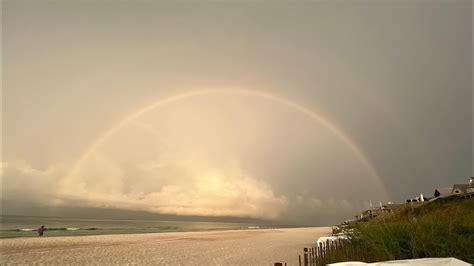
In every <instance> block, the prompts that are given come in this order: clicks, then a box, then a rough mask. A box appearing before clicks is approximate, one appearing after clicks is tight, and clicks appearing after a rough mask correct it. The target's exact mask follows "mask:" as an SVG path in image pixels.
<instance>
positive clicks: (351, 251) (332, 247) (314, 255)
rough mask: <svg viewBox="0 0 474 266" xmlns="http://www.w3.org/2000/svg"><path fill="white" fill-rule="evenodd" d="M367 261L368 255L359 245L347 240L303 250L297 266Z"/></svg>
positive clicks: (338, 240)
mask: <svg viewBox="0 0 474 266" xmlns="http://www.w3.org/2000/svg"><path fill="white" fill-rule="evenodd" d="M367 259H369V254H368V253H367V252H365V251H364V250H363V249H362V248H361V247H360V246H359V245H356V244H354V243H352V242H350V241H349V240H347V239H337V240H333V241H329V240H327V241H326V242H325V243H319V245H315V246H312V247H309V248H304V250H303V256H301V255H299V265H300V266H319V265H326V264H328V263H335V262H341V261H347V260H358V261H366V260H367Z"/></svg>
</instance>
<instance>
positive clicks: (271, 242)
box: [0, 227, 331, 265]
mask: <svg viewBox="0 0 474 266" xmlns="http://www.w3.org/2000/svg"><path fill="white" fill-rule="evenodd" d="M330 231H331V229H330V228H329V227H308V228H288V229H256V230H233V231H207V232H172V233H152V234H127V235H96V236H73V237H43V238H40V237H36V238H14V239H3V240H0V249H1V255H0V262H1V264H2V265H3V264H6V263H12V264H32V263H41V264H54V265H60V264H142V265H143V264H148V265H151V264H153V265H156V264H161V265H273V263H274V262H287V263H288V265H298V255H299V254H302V250H303V248H304V247H306V246H308V245H310V244H312V243H315V242H316V240H317V239H318V237H320V236H325V235H328V234H329V233H330ZM46 233H47V232H46Z"/></svg>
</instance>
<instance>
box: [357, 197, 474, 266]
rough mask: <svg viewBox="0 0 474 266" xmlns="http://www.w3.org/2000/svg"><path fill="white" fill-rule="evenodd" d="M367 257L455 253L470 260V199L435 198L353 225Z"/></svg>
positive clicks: (473, 243)
mask: <svg viewBox="0 0 474 266" xmlns="http://www.w3.org/2000/svg"><path fill="white" fill-rule="evenodd" d="M354 229H355V230H354V234H353V237H352V239H351V243H352V244H353V245H357V246H360V247H361V248H362V249H363V250H364V251H365V253H366V254H367V260H368V262H370V261H385V260H397V259H414V258H425V257H455V258H458V259H461V260H464V261H466V262H469V263H474V252H473V250H474V199H472V198H466V199H461V198H459V199H439V200H436V201H434V202H431V203H429V204H425V205H423V206H419V207H417V208H410V207H407V208H404V209H402V210H400V211H396V212H393V213H389V214H384V215H380V216H378V217H375V218H373V219H370V220H368V221H363V222H362V221H361V222H357V223H355V225H354Z"/></svg>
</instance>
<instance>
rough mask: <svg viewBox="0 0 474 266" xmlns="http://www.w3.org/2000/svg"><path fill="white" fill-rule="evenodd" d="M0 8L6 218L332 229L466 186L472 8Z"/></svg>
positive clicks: (13, 4) (38, 4) (448, 4)
mask: <svg viewBox="0 0 474 266" xmlns="http://www.w3.org/2000/svg"><path fill="white" fill-rule="evenodd" d="M2 11H3V17H2V30H3V40H2V45H3V47H2V48H3V56H2V59H3V66H2V67H3V69H2V70H3V97H2V100H3V111H2V112H3V113H2V127H3V128H2V129H3V146H2V171H3V174H2V194H3V195H2V196H3V212H4V213H6V214H23V215H28V214H34V215H40V214H43V215H62V214H64V215H65V214H66V213H67V215H76V216H84V217H86V216H87V217H90V216H93V214H94V213H97V210H94V209H96V208H107V209H113V210H115V211H114V212H119V213H120V210H123V212H122V213H123V216H124V218H133V217H135V216H136V217H140V215H139V214H133V213H131V212H130V211H141V212H151V213H158V214H164V215H178V216H182V215H192V216H213V217H214V216H227V217H250V218H256V219H265V220H273V221H279V222H285V223H301V224H302V223H305V224H328V223H335V222H339V221H341V220H342V219H345V218H350V217H351V216H352V215H354V214H356V213H357V212H358V211H360V210H362V209H364V208H366V207H368V205H369V202H370V201H372V202H373V203H374V204H378V202H379V201H388V200H391V201H403V200H405V198H407V197H412V196H416V195H417V194H418V193H425V194H428V195H430V194H432V191H433V190H434V188H436V187H445V186H451V185H452V184H453V183H465V182H467V180H468V178H469V177H470V176H471V175H473V174H474V171H473V164H474V161H473V156H472V150H473V147H474V146H473V141H472V140H473V127H472V124H473V115H472V114H473V109H472V102H473V99H474V98H473V87H472V74H473V72H472V60H473V57H472V2H471V1H467V0H466V1H461V0H459V1H456V0H455V1H447V0H446V1H370V2H368V1H367V2H365V1H332V2H331V3H330V2H329V1H327V2H323V1H314V2H300V3H293V2H292V3H290V2H287V3H285V2H284V1H283V2H279V3H271V2H268V3H265V4H264V3H258V2H254V3H251V2H243V1H233V2H228V3H223V2H220V3H218V2H215V3H204V2H202V3H191V2H187V3H186V2H181V3H169V2H168V3H167V2H158V1H156V2H153V1H151V2H148V1H147V2H138V1H137V2H132V1H123V2H120V3H112V2H110V1H108V2H101V3H100V2H99V1H66V3H64V2H63V3H59V1H49V2H45V1H4V2H3V10H2ZM203 90H208V91H203ZM221 90H222V91H221ZM246 90H254V91H256V93H247V92H246ZM183 93H184V96H182V97H177V95H183ZM170 97H171V98H170ZM167 99H168V100H167ZM163 100H164V101H165V102H163V103H162V104H156V106H154V107H153V108H149V109H147V110H145V111H143V108H145V107H146V106H150V105H153V104H155V103H160V102H162V101H163ZM140 110H142V111H143V112H140ZM137 112H139V113H138V114H137ZM133 114H136V115H133ZM130 116H132V117H130ZM127 117H128V118H127ZM124 119H125V120H124ZM65 210H67V211H65ZM76 210H77V211H76ZM134 215H135V216H134ZM119 216H120V215H119ZM114 217H116V216H114Z"/></svg>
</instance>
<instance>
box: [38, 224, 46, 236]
mask: <svg viewBox="0 0 474 266" xmlns="http://www.w3.org/2000/svg"><path fill="white" fill-rule="evenodd" d="M37 231H38V236H43V233H44V231H46V228H45V227H44V225H42V226H41V227H40V228H38V230H37Z"/></svg>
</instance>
